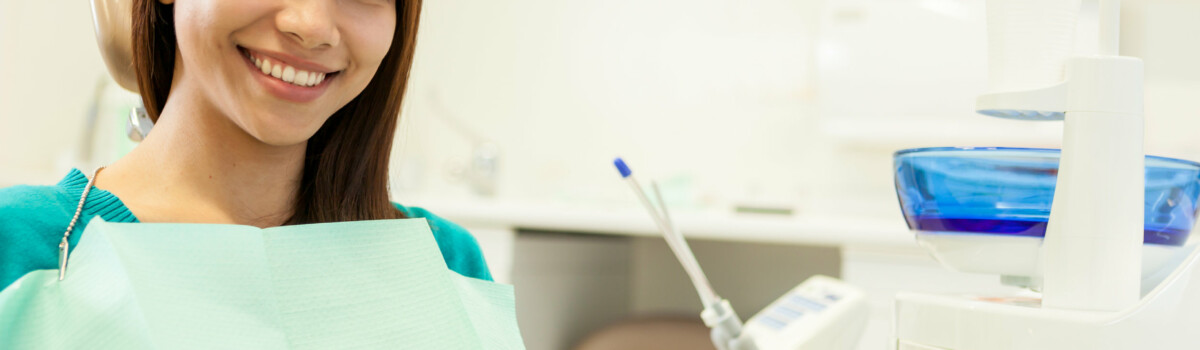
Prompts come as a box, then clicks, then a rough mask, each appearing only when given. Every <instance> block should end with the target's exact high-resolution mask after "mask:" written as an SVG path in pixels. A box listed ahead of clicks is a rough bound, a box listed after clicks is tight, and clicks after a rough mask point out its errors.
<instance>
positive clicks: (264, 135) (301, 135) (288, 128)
mask: <svg viewBox="0 0 1200 350" xmlns="http://www.w3.org/2000/svg"><path fill="white" fill-rule="evenodd" d="M313 124H314V123H304V124H302V125H297V123H278V122H277V123H260V124H259V125H258V126H259V127H257V128H255V130H247V131H248V132H249V134H250V136H253V137H254V138H255V139H258V140H259V141H260V142H262V143H265V144H268V145H271V146H281V147H282V146H294V145H296V144H303V143H305V142H308V139H309V138H312V136H313V135H314V134H316V133H317V129H318V128H320V127H321V124H315V125H313Z"/></svg>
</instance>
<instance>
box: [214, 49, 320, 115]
mask: <svg viewBox="0 0 1200 350" xmlns="http://www.w3.org/2000/svg"><path fill="white" fill-rule="evenodd" d="M238 55H239V56H241V57H242V61H244V62H246V65H247V66H248V67H250V75H253V76H254V79H255V80H258V82H259V83H262V86H263V88H265V89H267V91H268V92H270V93H271V94H272V95H275V97H279V98H281V99H284V100H288V101H292V102H309V101H312V100H316V99H317V98H318V97H321V94H324V93H325V88H327V87H328V86H329V83H330V82H331V81H333V80H334V78H336V77H337V74H334V75H328V74H327V75H326V76H325V80H323V81H321V83H319V84H317V85H313V86H299V85H294V84H292V83H288V82H285V81H283V80H279V79H276V78H275V77H273V76H271V75H269V74H263V72H262V69H261V68H258V67H257V66H255V65H254V61H253V60H251V59H250V58H249V57H246V55H245V54H244V53H243V52H242V51H241V50H238Z"/></svg>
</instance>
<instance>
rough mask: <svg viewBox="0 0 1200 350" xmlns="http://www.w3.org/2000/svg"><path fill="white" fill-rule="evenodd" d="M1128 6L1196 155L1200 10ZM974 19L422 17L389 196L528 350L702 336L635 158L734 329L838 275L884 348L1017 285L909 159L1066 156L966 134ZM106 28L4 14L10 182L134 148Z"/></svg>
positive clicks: (726, 14)
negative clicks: (932, 227)
mask: <svg viewBox="0 0 1200 350" xmlns="http://www.w3.org/2000/svg"><path fill="white" fill-rule="evenodd" d="M1122 3H1123V4H1122V5H1123V8H1122V14H1121V18H1122V27H1121V41H1122V42H1121V53H1122V54H1123V55H1127V56H1136V57H1140V58H1142V59H1144V60H1145V67H1146V87H1145V91H1146V100H1145V101H1146V102H1145V103H1146V151H1147V153H1148V154H1154V155H1161V156H1170V157H1178V158H1184V159H1190V160H1200V141H1196V140H1195V137H1194V136H1193V135H1194V134H1195V133H1196V132H1197V130H1200V102H1197V101H1200V65H1197V64H1195V62H1200V45H1195V44H1194V42H1195V40H1196V37H1197V36H1198V35H1200V22H1198V21H1195V15H1196V14H1198V13H1200V1H1191V0H1189V1H1180V0H1126V1H1122ZM1084 4H1085V10H1084V13H1083V16H1082V17H1081V19H1080V23H1079V31H1080V32H1083V33H1087V32H1090V31H1095V27H1096V24H1095V9H1094V7H1095V4H1094V3H1092V2H1089V1H1087V0H1085V1H1084ZM983 7H984V6H983V1H982V0H758V1H713V0H661V1H652V2H647V1H637V0H606V1H596V0H575V1H555V0H509V1H470V0H439V1H427V2H426V3H425V6H424V13H423V14H422V21H421V28H420V34H419V35H420V37H419V44H418V52H417V58H416V62H415V64H414V70H413V73H412V81H411V84H412V85H411V90H410V92H409V95H408V96H407V97H406V102H405V107H404V111H403V114H402V125H401V127H400V130H399V132H398V133H397V139H396V144H395V145H396V146H395V151H394V154H393V156H392V162H393V163H392V172H393V174H392V190H393V200H395V201H398V202H400V203H404V204H406V205H415V206H423V207H426V208H428V209H430V210H432V211H433V212H435V213H438V214H439V215H441V216H444V217H446V218H449V219H451V220H453V221H456V222H459V223H460V224H462V225H464V226H466V227H467V228H468V229H470V230H471V231H472V232H473V233H474V234H475V235H476V236H477V238H478V239H479V240H480V242H481V245H482V246H483V249H484V252H485V256H486V257H487V259H488V261H489V263H490V265H491V268H492V270H493V274H494V275H495V276H496V278H497V280H498V281H500V282H505V283H512V284H514V285H516V288H517V298H518V299H517V303H518V318H519V321H520V323H521V328H522V332H523V336H524V338H525V341H526V344H527V346H528V347H529V348H530V349H535V350H537V349H567V348H573V347H577V346H579V347H585V346H588V344H590V343H589V342H591V343H595V342H599V341H600V340H596V339H598V337H602V336H604V334H605V333H604V332H603V331H602V330H604V329H605V328H606V327H611V326H613V325H617V324H620V323H621V322H630V320H645V319H648V318H649V319H655V318H663V317H667V318H670V317H679V318H682V319H684V320H685V321H688V320H690V321H694V322H698V317H697V316H696V315H697V314H698V312H699V310H700V304H699V301H698V298H697V297H696V294H695V293H694V292H693V291H692V290H691V286H690V284H688V281H687V279H686V276H685V275H684V274H683V272H682V269H681V268H679V266H678V263H677V262H676V261H675V259H674V258H673V257H672V256H671V255H670V252H669V250H667V248H666V245H665V244H664V243H662V242H661V239H660V238H658V237H657V236H656V231H655V229H654V227H653V226H652V223H651V221H650V219H649V217H648V216H647V215H646V214H645V213H644V212H643V211H642V210H641V208H640V207H638V204H637V202H636V201H635V199H634V197H633V195H632V194H631V193H629V189H628V188H626V187H625V184H623V183H622V182H621V181H620V178H619V177H618V174H617V173H616V171H615V170H614V169H613V168H612V165H611V161H612V159H613V157H616V156H621V157H624V158H625V160H626V161H627V162H629V163H630V166H631V167H633V169H634V171H635V172H636V173H637V174H638V176H639V177H641V178H642V179H644V180H649V179H654V180H657V181H658V182H659V184H660V186H662V189H663V191H664V196H665V197H666V203H667V205H668V206H670V207H671V208H672V210H673V213H674V214H675V215H676V216H677V220H676V221H677V222H678V224H679V225H680V226H681V229H682V230H683V232H684V234H686V235H688V236H689V237H691V239H692V242H693V243H692V244H693V248H694V249H695V251H696V255H697V257H698V259H699V260H700V263H701V264H702V265H703V267H704V268H705V269H706V270H707V271H708V273H709V276H710V278H711V279H712V280H713V284H714V287H715V288H716V289H717V291H718V292H720V293H722V295H724V296H726V297H727V298H728V299H730V300H731V301H732V302H733V304H734V307H735V308H736V309H738V310H739V311H740V313H741V315H742V316H743V317H749V316H751V315H753V314H754V313H755V312H757V311H758V310H759V309H761V308H762V307H763V306H765V305H767V303H769V302H771V301H772V300H774V298H775V297H776V296H778V295H780V294H781V293H783V292H784V291H786V290H788V289H790V288H791V287H792V286H794V285H796V284H797V283H799V282H800V281H803V280H804V279H805V278H806V277H808V276H810V275H813V274H826V275H831V276H835V277H841V278H843V279H844V280H846V281H848V282H850V283H853V284H857V285H859V286H862V287H863V288H865V289H867V290H868V292H870V293H871V295H870V296H871V298H872V299H871V300H872V303H871V305H872V307H873V309H872V310H873V318H872V323H871V324H870V325H869V327H868V331H867V334H866V335H865V336H864V338H863V340H862V342H861V343H860V348H862V349H879V348H882V347H883V344H885V342H886V341H887V338H888V337H889V334H890V332H891V330H890V328H889V327H890V326H889V322H888V320H889V319H888V318H889V317H890V313H891V309H890V308H891V300H892V299H891V298H892V294H893V293H894V292H895V291H898V290H919V291H946V292H988V291H996V290H1000V289H1002V288H1001V287H999V283H997V282H998V281H995V280H994V277H989V276H975V275H969V274H960V273H954V272H949V271H946V270H945V269H944V268H942V267H940V266H938V265H937V263H936V262H934V261H933V260H932V259H931V258H929V257H928V255H927V254H926V253H925V252H924V250H922V249H921V248H919V247H917V246H916V244H915V243H914V242H913V240H912V236H911V234H909V233H908V232H907V229H906V227H905V224H904V221H903V219H902V217H901V215H900V212H899V210H898V208H896V199H895V198H896V197H895V193H894V190H893V184H892V175H893V174H892V171H893V169H892V160H891V156H892V153H893V152H895V151H897V150H900V149H905V148H912V147H926V146H1014V147H1050V148H1057V147H1058V145H1059V142H1060V141H1059V140H1060V137H1061V124H1059V123H1050V122H1047V123H1029V122H1019V121H1011V120H1002V119H997V118H990V117H984V116H980V115H977V114H975V113H974V100H975V97H976V96H977V95H978V94H980V93H982V92H984V89H985V88H986V84H987V81H986V77H987V68H986V67H987V62H986V60H987V52H986V46H987V45H986V41H985V38H986V33H985V23H984V13H983ZM1089 9H1090V10H1089ZM91 26H92V20H91V12H90V9H89V7H88V6H87V4H86V3H83V2H75V3H72V4H70V6H64V5H63V4H61V3H59V2H55V1H32V2H29V1H7V2H2V3H0V150H2V152H0V187H6V186H12V185H17V184H53V183H55V182H57V181H58V180H59V179H60V178H61V177H62V176H64V175H65V174H66V172H67V170H69V169H70V168H72V167H79V168H91V167H94V166H98V165H102V164H107V163H109V162H111V161H113V160H114V159H116V158H117V157H119V156H120V155H121V154H124V152H127V151H128V150H129V149H131V148H132V147H134V146H135V145H136V144H135V143H133V142H131V141H127V140H126V138H125V137H124V123H125V117H126V115H127V114H128V111H129V108H131V107H132V106H133V105H135V104H136V101H137V98H136V96H135V95H134V94H132V93H129V92H126V91H123V90H120V89H119V88H118V87H117V86H116V85H115V83H113V82H111V79H110V78H109V77H108V75H107V72H106V71H105V68H104V67H105V66H104V63H103V62H102V60H101V58H100V55H99V51H98V50H97V47H96V44H95V38H94V34H93V30H92V28H91ZM1095 46H1096V45H1095V43H1094V42H1088V41H1086V40H1079V41H1078V44H1077V48H1076V50H1077V51H1078V52H1080V53H1087V52H1090V51H1089V50H1092V51H1094V50H1095ZM694 322H693V323H694ZM684 323H686V322H684ZM700 327H703V326H702V325H701V326H700ZM700 336H705V334H704V333H700ZM701 343H703V342H701Z"/></svg>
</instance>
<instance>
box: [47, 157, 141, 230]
mask: <svg viewBox="0 0 1200 350" xmlns="http://www.w3.org/2000/svg"><path fill="white" fill-rule="evenodd" d="M87 184H88V178H87V175H84V174H83V172H80V171H79V169H71V173H69V174H67V177H65V178H63V179H62V181H59V182H58V187H59V188H62V189H63V191H64V192H66V194H67V197H68V198H70V200H71V201H72V203H79V197H80V196H83V189H84V187H87ZM72 209H74V207H72ZM91 215H99V216H100V217H101V218H103V219H104V221H108V222H138V220H137V217H134V216H133V212H131V211H129V208H127V207H125V203H122V202H121V199H119V198H117V196H115V195H113V194H112V193H110V192H108V191H105V190H102V189H99V188H95V187H93V188H92V190H91V191H90V192H88V197H87V201H85V202H84V204H83V213H82V214H81V215H80V218H81V219H82V218H84V217H88V216H91Z"/></svg>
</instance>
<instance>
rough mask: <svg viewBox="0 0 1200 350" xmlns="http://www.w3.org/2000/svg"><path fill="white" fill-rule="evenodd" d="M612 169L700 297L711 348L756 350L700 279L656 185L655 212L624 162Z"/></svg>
mask: <svg viewBox="0 0 1200 350" xmlns="http://www.w3.org/2000/svg"><path fill="white" fill-rule="evenodd" d="M613 165H615V166H616V167H617V171H619V172H620V173H621V177H623V178H625V182H626V183H627V184H629V186H630V188H631V189H633V193H634V194H635V195H637V197H638V200H639V201H640V202H642V205H643V206H645V207H646V210H647V211H649V212H650V217H651V218H652V219H654V223H655V224H656V225H657V226H658V228H659V230H660V231H662V234H663V238H664V239H665V240H666V241H667V245H668V246H670V247H671V251H672V252H674V253H675V257H676V258H678V259H679V263H680V264H681V265H683V269H684V271H685V272H687V274H688V277H689V278H690V279H691V280H692V285H693V286H694V287H695V288H696V292H697V293H698V294H699V295H700V301H701V302H702V303H703V304H704V311H702V312H701V313H700V318H701V319H702V320H704V324H705V325H706V326H708V327H709V328H711V329H712V331H711V333H710V337H711V340H712V342H713V344H714V345H715V346H716V347H717V349H719V350H757V349H758V346H757V343H756V342H755V341H754V340H753V339H752V338H751V337H750V336H749V335H748V334H746V333H743V332H742V319H741V318H740V317H738V315H737V312H735V311H734V310H733V307H732V306H730V304H729V300H725V299H722V298H721V297H719V296H717V293H716V292H715V291H714V290H713V289H712V285H711V284H709V282H708V277H707V276H705V275H704V270H702V269H700V263H699V262H697V261H696V256H695V255H694V254H692V249H691V248H690V247H689V246H688V244H687V240H686V239H684V238H683V234H682V233H680V232H679V229H678V228H676V227H675V224H674V222H672V221H671V215H670V213H669V212H667V208H666V205H665V204H663V203H664V201H663V199H662V192H661V191H659V189H658V184H657V183H653V182H651V186H652V189H653V190H654V196H655V199H656V200H658V203H659V206H660V207H657V208H656V207H655V206H654V204H653V203H652V202H650V198H649V197H648V196H646V192H645V191H644V190H642V187H641V185H639V184H638V182H637V179H636V178H634V177H633V171H631V170H630V169H629V166H628V165H626V164H625V161H624V160H622V159H621V158H617V159H616V160H614V161H613Z"/></svg>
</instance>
